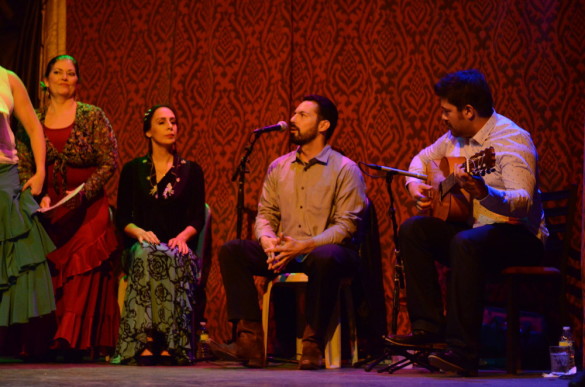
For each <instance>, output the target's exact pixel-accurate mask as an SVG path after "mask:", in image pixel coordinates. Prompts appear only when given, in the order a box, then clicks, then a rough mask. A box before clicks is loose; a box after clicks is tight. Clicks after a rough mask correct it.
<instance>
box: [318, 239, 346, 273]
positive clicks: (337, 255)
mask: <svg viewBox="0 0 585 387" xmlns="http://www.w3.org/2000/svg"><path fill="white" fill-rule="evenodd" d="M353 255H356V256H357V253H355V254H354V253H353V252H350V251H348V250H347V249H346V248H345V247H342V246H339V245H334V244H330V245H323V246H318V247H317V248H315V249H314V250H313V251H312V252H311V254H309V256H310V259H311V267H312V269H313V271H319V272H331V273H333V272H335V271H336V270H337V269H341V268H344V267H346V266H350V265H351V264H352V263H353V261H354V260H355V261H356V262H357V257H354V256H353ZM354 258H355V259H354ZM350 261H351V262H350Z"/></svg>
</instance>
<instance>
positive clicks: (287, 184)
mask: <svg viewBox="0 0 585 387" xmlns="http://www.w3.org/2000/svg"><path fill="white" fill-rule="evenodd" d="M366 204H367V198H366V186H365V183H364V179H363V177H362V174H361V171H360V169H359V168H358V166H357V165H356V163H354V162H353V161H351V160H350V159H348V158H347V157H345V156H342V155H341V154H340V153H338V152H336V151H334V150H333V149H331V147H330V146H329V145H327V146H325V148H324V149H323V150H322V151H321V153H319V154H318V155H317V156H315V158H313V159H312V160H310V162H309V163H306V164H305V163H304V162H303V161H301V159H300V158H299V155H298V149H297V151H293V152H290V153H288V154H286V155H283V156H281V157H279V158H277V159H276V160H274V161H273V162H272V163H271V164H270V166H269V167H268V172H267V173H266V178H265V179H264V186H263V187H262V195H261V196H260V202H259V203H258V215H257V217H256V224H255V227H254V228H255V233H256V238H258V239H260V238H261V237H262V236H269V237H272V238H275V237H276V234H277V233H280V232H282V233H284V235H285V236H290V237H292V238H295V239H299V240H305V239H309V238H313V240H314V242H315V243H316V244H317V246H321V245H325V244H343V243H345V242H348V241H349V240H350V239H351V237H352V236H353V234H354V233H355V232H356V230H357V227H358V223H359V221H360V220H361V217H362V214H363V211H364V210H365V208H366Z"/></svg>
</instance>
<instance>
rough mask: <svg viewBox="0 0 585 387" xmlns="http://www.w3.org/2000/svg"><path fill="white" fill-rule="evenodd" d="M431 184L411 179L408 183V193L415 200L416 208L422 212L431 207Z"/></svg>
mask: <svg viewBox="0 0 585 387" xmlns="http://www.w3.org/2000/svg"><path fill="white" fill-rule="evenodd" d="M432 188H433V187H432V186H431V185H428V184H425V183H423V182H420V181H412V182H410V183H409V184H408V193H410V196H412V198H413V199H414V200H415V201H416V208H417V209H418V210H419V211H421V212H424V211H426V210H430V209H431V205H432V201H431V197H430V194H431V189H432Z"/></svg>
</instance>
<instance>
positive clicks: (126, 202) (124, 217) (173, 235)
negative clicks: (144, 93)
mask: <svg viewBox="0 0 585 387" xmlns="http://www.w3.org/2000/svg"><path fill="white" fill-rule="evenodd" d="M144 134H145V136H146V137H147V138H148V140H149V152H148V154H147V155H146V156H145V157H139V158H136V159H134V160H132V161H130V162H129V163H126V164H125V165H124V168H123V170H122V173H121V175H120V183H119V186H118V214H117V224H118V227H119V228H120V230H122V231H123V232H124V234H125V235H126V237H127V238H126V239H127V240H126V242H127V243H126V250H125V251H126V252H127V253H128V258H129V261H130V268H129V271H128V287H127V289H126V297H125V301H124V310H123V311H122V321H121V323H120V331H119V339H118V345H117V347H116V355H115V356H114V358H113V359H112V361H111V362H112V363H114V364H137V363H138V364H152V363H156V362H159V363H162V364H169V363H170V364H179V365H187V364H190V357H191V346H190V338H191V312H192V308H193V302H194V301H193V293H194V288H195V285H196V283H197V280H198V278H199V276H200V270H199V267H198V265H197V261H196V258H197V257H196V256H195V255H194V254H193V251H194V250H195V247H196V246H194V243H195V242H196V238H195V235H196V234H197V233H198V232H199V231H200V230H201V229H202V227H203V225H204V222H205V188H204V181H203V172H202V170H201V167H200V166H199V165H198V164H197V163H195V162H193V161H188V160H185V159H183V158H181V157H180V156H179V155H178V153H177V150H176V140H177V119H176V117H175V113H174V111H173V110H172V108H171V107H169V106H165V105H157V106H154V107H152V108H150V109H149V110H148V111H147V112H146V114H145V116H144Z"/></svg>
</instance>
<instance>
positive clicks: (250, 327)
mask: <svg viewBox="0 0 585 387" xmlns="http://www.w3.org/2000/svg"><path fill="white" fill-rule="evenodd" d="M209 348H210V349H211V351H212V352H213V354H214V355H215V356H217V357H218V358H219V359H222V360H232V361H233V360H236V361H241V362H242V363H243V364H244V366H246V367H249V368H264V367H266V356H265V354H264V333H263V330H262V324H261V323H260V322H257V321H246V320H241V321H240V322H239V323H238V329H237V337H236V342H235V343H231V344H219V343H217V342H215V341H213V340H211V339H210V340H209Z"/></svg>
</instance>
